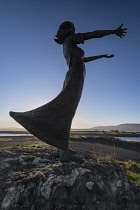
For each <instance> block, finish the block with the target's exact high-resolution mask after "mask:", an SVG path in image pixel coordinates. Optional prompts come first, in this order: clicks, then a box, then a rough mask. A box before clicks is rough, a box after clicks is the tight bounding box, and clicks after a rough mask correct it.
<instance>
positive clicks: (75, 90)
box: [10, 34, 85, 149]
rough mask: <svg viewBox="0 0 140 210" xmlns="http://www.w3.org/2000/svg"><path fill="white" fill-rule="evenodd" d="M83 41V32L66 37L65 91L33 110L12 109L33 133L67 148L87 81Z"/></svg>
mask: <svg viewBox="0 0 140 210" xmlns="http://www.w3.org/2000/svg"><path fill="white" fill-rule="evenodd" d="M80 43H83V38H82V35H81V34H74V35H70V36H68V37H67V38H66V39H65V41H64V44H63V52H64V57H65V59H66V62H67V65H68V67H69V70H68V72H67V74H66V77H65V80H64V84H63V88H62V91H61V92H60V93H59V95H58V96H57V97H56V98H55V99H53V100H52V101H50V102H49V103H47V104H45V105H43V106H41V107H38V108H36V109H33V110H31V111H27V112H10V116H11V117H13V118H14V119H15V120H16V121H17V122H18V123H19V124H21V125H22V126H23V127H24V128H25V129H26V130H28V131H29V132H30V133H31V134H33V135H34V136H36V137H37V138H39V139H40V140H41V141H44V142H45V143H47V144H50V145H53V146H55V147H58V148H60V149H68V144H69V135H70V129H71V123H72V119H73V117H74V115H75V112H76V108H77V106H78V103H79V100H80V98H81V94H82V89H83V84H84V78H85V65H84V62H83V58H84V51H83V50H82V49H81V48H79V47H77V44H80Z"/></svg>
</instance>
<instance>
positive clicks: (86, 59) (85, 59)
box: [84, 54, 114, 63]
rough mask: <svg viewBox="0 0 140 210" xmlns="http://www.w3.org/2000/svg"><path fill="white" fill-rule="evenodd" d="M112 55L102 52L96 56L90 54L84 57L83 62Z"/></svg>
mask: <svg viewBox="0 0 140 210" xmlns="http://www.w3.org/2000/svg"><path fill="white" fill-rule="evenodd" d="M112 57H114V55H113V54H112V55H108V54H104V55H97V56H91V57H84V62H85V63H86V62H89V61H94V60H97V59H99V58H112Z"/></svg>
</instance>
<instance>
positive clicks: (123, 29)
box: [115, 24, 127, 38]
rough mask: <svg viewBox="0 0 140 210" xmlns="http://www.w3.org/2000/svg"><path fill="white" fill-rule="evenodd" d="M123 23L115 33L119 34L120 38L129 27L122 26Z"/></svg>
mask: <svg viewBox="0 0 140 210" xmlns="http://www.w3.org/2000/svg"><path fill="white" fill-rule="evenodd" d="M122 26H123V24H121V25H120V26H119V27H118V28H117V29H116V30H115V33H116V35H117V36H119V37H120V38H122V36H125V34H126V33H127V32H126V30H127V28H122Z"/></svg>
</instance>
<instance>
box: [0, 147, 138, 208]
mask: <svg viewBox="0 0 140 210" xmlns="http://www.w3.org/2000/svg"><path fill="white" fill-rule="evenodd" d="M73 155H74V154H73ZM59 156H60V154H59V151H57V150H55V151H54V150H49V149H38V150H25V149H10V150H3V151H1V152H0V206H1V207H0V209H1V210H64V209H65V210H132V209H133V210H139V209H140V186H136V185H135V184H133V183H131V182H130V181H129V180H128V179H127V177H126V174H125V169H124V168H123V167H121V166H119V165H117V164H115V163H113V162H109V161H97V160H93V159H92V158H90V156H87V155H85V154H84V155H83V154H78V155H74V156H75V158H73V161H70V162H62V161H60V160H59ZM77 156H78V157H77ZM74 160H75V161H74ZM79 160H80V161H79Z"/></svg>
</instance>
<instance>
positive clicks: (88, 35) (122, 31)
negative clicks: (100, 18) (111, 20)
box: [82, 24, 127, 40]
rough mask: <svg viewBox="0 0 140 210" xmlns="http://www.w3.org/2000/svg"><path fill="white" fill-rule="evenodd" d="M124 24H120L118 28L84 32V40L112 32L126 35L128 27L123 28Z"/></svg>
mask: <svg viewBox="0 0 140 210" xmlns="http://www.w3.org/2000/svg"><path fill="white" fill-rule="evenodd" d="M122 26H123V24H122V25H121V26H119V27H118V28H117V29H116V30H99V31H93V32H87V33H82V37H83V39H84V40H88V39H93V38H101V37H103V36H107V35H110V34H116V35H117V36H119V37H121V38H122V36H125V33H126V30H127V28H124V29H123V28H122Z"/></svg>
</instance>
